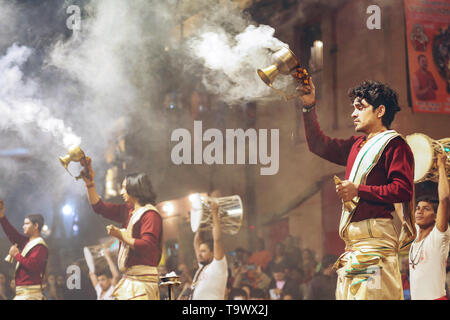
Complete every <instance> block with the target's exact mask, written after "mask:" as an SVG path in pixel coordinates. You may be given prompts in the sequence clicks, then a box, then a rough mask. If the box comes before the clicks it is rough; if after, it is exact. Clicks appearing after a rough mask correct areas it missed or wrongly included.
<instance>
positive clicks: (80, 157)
mask: <svg viewBox="0 0 450 320" xmlns="http://www.w3.org/2000/svg"><path fill="white" fill-rule="evenodd" d="M59 161H60V162H61V165H62V166H63V167H64V169H66V170H67V172H68V173H69V174H70V175H71V176H72V177H73V175H72V173H70V171H69V168H68V167H69V164H70V163H71V162H80V164H81V165H82V166H83V167H85V168H86V167H87V159H86V155H85V154H84V151H83V150H81V148H80V147H79V146H75V147H72V148H70V149H69V150H68V152H67V155H65V156H63V157H59ZM82 177H86V178H88V179H89V178H90V175H89V172H88V170H85V169H83V170H82V171H81V173H80V175H78V176H77V177H75V180H79V179H81V178H82Z"/></svg>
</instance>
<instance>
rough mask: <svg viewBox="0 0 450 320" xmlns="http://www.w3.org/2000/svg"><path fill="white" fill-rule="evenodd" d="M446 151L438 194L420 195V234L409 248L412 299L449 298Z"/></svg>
mask: <svg viewBox="0 0 450 320" xmlns="http://www.w3.org/2000/svg"><path fill="white" fill-rule="evenodd" d="M446 160H447V155H446V154H445V153H442V154H438V156H437V167H438V172H439V181H438V195H439V200H436V199H434V198H433V197H427V196H424V197H420V198H419V199H417V206H416V212H415V215H416V227H417V231H418V235H417V238H416V240H415V241H414V242H413V244H412V245H411V248H410V251H409V277H410V284H411V300H433V299H434V300H447V299H446V292H445V280H446V273H445V268H446V264H447V257H448V250H449V243H450V229H449V227H448V218H449V207H450V205H449V202H450V198H449V194H450V192H449V183H448V179H447V173H446V168H445V166H446Z"/></svg>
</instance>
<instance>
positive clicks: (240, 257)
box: [234, 248, 250, 266]
mask: <svg viewBox="0 0 450 320" xmlns="http://www.w3.org/2000/svg"><path fill="white" fill-rule="evenodd" d="M235 252H236V256H235V260H234V261H235V264H236V265H238V266H244V265H246V264H247V260H248V259H249V257H250V252H248V251H247V250H245V249H244V248H236V250H235Z"/></svg>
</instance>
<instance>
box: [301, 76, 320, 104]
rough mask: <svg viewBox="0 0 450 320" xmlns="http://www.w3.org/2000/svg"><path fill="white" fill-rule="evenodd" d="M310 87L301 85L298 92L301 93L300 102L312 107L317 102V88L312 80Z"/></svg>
mask: <svg viewBox="0 0 450 320" xmlns="http://www.w3.org/2000/svg"><path fill="white" fill-rule="evenodd" d="M309 83H310V84H309V85H305V84H303V83H300V84H299V85H298V87H297V91H298V92H300V100H301V101H302V102H303V105H311V104H313V103H314V102H315V101H316V87H315V86H314V82H313V81H312V78H310V79H309Z"/></svg>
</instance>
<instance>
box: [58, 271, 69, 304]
mask: <svg viewBox="0 0 450 320" xmlns="http://www.w3.org/2000/svg"><path fill="white" fill-rule="evenodd" d="M56 288H57V289H58V291H59V293H60V295H61V299H62V300H65V296H66V294H65V292H66V288H67V286H66V279H65V278H64V276H63V275H62V274H59V275H58V276H57V277H56Z"/></svg>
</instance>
